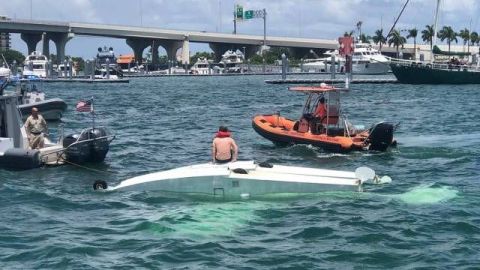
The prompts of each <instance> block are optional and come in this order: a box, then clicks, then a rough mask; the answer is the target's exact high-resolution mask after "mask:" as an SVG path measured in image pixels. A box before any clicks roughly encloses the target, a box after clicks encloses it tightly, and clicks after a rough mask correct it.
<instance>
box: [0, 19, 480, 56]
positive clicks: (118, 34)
mask: <svg viewBox="0 0 480 270" xmlns="http://www.w3.org/2000/svg"><path fill="white" fill-rule="evenodd" d="M0 32H8V33H20V34H21V38H22V40H23V41H25V42H26V43H27V47H28V53H29V54H30V53H31V52H33V51H34V50H35V48H36V47H37V44H38V43H39V42H40V41H43V50H42V51H43V54H45V55H49V54H50V48H49V41H50V40H52V41H53V42H54V43H55V47H56V49H57V61H58V62H59V63H61V62H63V61H64V59H65V46H66V44H67V42H68V41H69V40H70V39H72V38H74V37H75V36H76V35H85V36H102V37H111V38H121V39H125V40H126V43H127V44H128V45H129V46H130V47H131V48H132V50H133V52H134V55H135V59H138V61H139V63H141V60H142V54H143V51H144V50H145V49H146V48H148V47H152V54H153V55H152V56H153V57H152V59H153V60H154V61H157V60H158V48H159V46H162V47H163V48H164V49H165V51H166V52H167V56H168V59H170V60H173V59H174V58H175V55H176V52H177V50H178V49H179V48H182V47H183V48H186V49H187V50H189V44H190V42H197V43H208V44H209V45H210V48H211V49H212V50H213V52H214V53H215V56H216V58H217V59H216V60H217V61H219V60H220V57H221V55H222V54H223V53H224V52H225V51H227V50H229V49H233V50H236V49H240V50H243V47H245V52H246V57H248V56H251V55H252V54H254V53H255V52H257V51H258V50H259V49H260V48H261V46H262V45H263V36H255V35H240V34H226V33H213V32H203V31H202V32H199V31H182V30H166V29H161V28H151V27H133V26H122V25H105V24H91V23H69V22H55V21H37V20H17V19H15V20H10V19H7V20H1V19H0ZM266 45H267V46H271V47H287V48H289V49H290V51H291V53H293V54H294V55H295V56H296V57H298V58H300V57H304V56H305V55H306V54H307V53H309V52H310V50H314V51H315V52H316V53H317V54H321V53H322V52H324V51H326V50H332V49H336V48H337V47H338V42H337V40H335V39H312V38H290V37H274V36H267V37H266ZM461 48H462V47H461V46H452V51H462V49H461ZM401 51H402V53H403V54H404V55H406V56H409V55H412V54H413V51H414V50H413V45H411V44H406V45H405V47H404V48H403V49H402V50H401ZM477 51H478V50H477ZM395 52H396V49H395V48H393V47H388V46H386V45H384V46H383V48H382V53H386V54H390V55H393V54H395ZM153 64H156V63H155V62H154V63H153Z"/></svg>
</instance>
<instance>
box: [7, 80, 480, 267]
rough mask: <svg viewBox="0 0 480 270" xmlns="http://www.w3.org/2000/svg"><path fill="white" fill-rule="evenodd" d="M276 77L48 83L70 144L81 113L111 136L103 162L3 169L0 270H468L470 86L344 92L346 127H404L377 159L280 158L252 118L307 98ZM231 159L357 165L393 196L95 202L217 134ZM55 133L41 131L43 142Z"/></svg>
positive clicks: (283, 152)
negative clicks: (93, 116) (229, 143)
mask: <svg viewBox="0 0 480 270" xmlns="http://www.w3.org/2000/svg"><path fill="white" fill-rule="evenodd" d="M271 78H274V77H262V76H249V77H174V78H173V77H172V78H138V79H132V80H131V82H130V84H119V85H84V84H49V85H47V90H46V94H47V96H49V97H60V98H63V99H64V100H65V101H66V102H67V103H68V105H69V109H68V112H67V113H66V114H65V117H64V124H65V130H66V132H67V133H69V132H72V131H75V130H78V129H80V128H82V127H83V126H84V125H85V122H87V121H88V118H87V117H86V116H85V115H82V114H79V113H75V112H74V110H73V107H74V105H75V103H76V101H78V99H80V98H86V97H90V96H95V97H96V105H95V108H96V110H97V111H98V112H99V114H100V115H101V118H100V119H98V121H97V122H98V123H99V124H101V125H105V126H108V127H109V128H110V129H111V130H112V131H113V132H114V133H115V134H116V135H117V138H116V139H115V140H114V141H113V143H112V145H111V151H110V152H109V154H108V156H107V159H106V160H105V162H104V163H103V164H100V165H94V166H90V168H94V169H96V170H100V171H103V172H104V173H100V172H96V171H91V170H86V169H83V168H79V167H75V166H63V167H54V168H41V169H36V170H30V171H24V172H10V171H4V170H0V183H1V185H0V198H1V203H0V217H1V219H0V232H1V234H0V262H1V267H0V268H2V269H32V268H34V269H46V268H47V269H48V268H61V269H108V268H115V269H132V268H135V269H212V268H220V269H313V268H317V269H323V268H330V269H332V268H337V269H370V268H376V269H385V268H398V269H404V268H407V269H411V268H440V269H453V268H468V267H471V268H479V267H480V258H479V256H478V247H479V246H480V195H479V194H480V187H479V185H478V181H479V174H478V170H479V169H480V159H479V152H480V147H479V144H480V125H479V124H478V119H479V117H480V113H479V110H478V104H480V92H478V86H474V85H472V86H468V85H467V86H409V85H400V84H398V85H397V84H395V85H393V84H392V85H389V84H387V85H353V89H352V90H351V91H349V92H347V93H345V94H344V95H343V108H344V110H345V111H346V112H347V114H348V117H349V119H350V120H351V121H352V122H353V123H354V124H365V125H366V126H368V125H370V124H371V123H374V122H377V121H380V120H390V121H393V122H395V123H397V122H400V127H399V129H398V130H397V133H396V138H397V140H398V142H399V146H398V148H396V149H392V150H391V151H389V152H386V153H380V154H378V153H375V154H372V153H352V154H348V155H339V154H331V153H324V152H322V151H321V150H319V149H316V148H313V147H309V146H293V147H286V148H277V147H275V146H274V145H273V144H271V143H270V142H269V141H266V140H265V139H263V138H261V137H260V136H259V135H257V134H256V133H255V132H254V131H253V129H252V128H251V118H252V116H253V115H255V114H257V113H272V112H276V111H280V112H281V114H282V115H286V116H289V117H292V118H295V117H298V116H299V114H300V110H301V106H302V104H303V101H304V96H303V95H299V94H295V93H291V92H289V91H287V90H286V86H282V85H267V84H265V83H264V82H263V80H264V79H271ZM221 124H225V125H228V126H229V127H230V128H231V129H232V130H233V134H234V138H235V139H236V140H237V143H238V144H239V146H240V156H241V158H243V159H252V158H253V159H256V160H259V161H268V162H272V163H279V164H285V165H297V166H308V167H317V168H331V169H345V170H354V169H355V168H356V167H359V166H363V165H367V166H369V167H372V168H374V169H375V170H376V171H377V172H378V173H379V174H380V175H389V176H391V177H392V179H393V182H392V183H391V184H389V185H384V186H374V187H368V188H367V189H366V192H364V193H350V192H329V193H319V194H310V195H301V194H283V195H278V196H269V197H265V198H262V199H251V200H242V201H221V200H212V199H208V198H202V197H182V196H172V195H165V194H161V193H155V192H140V193H138V192H137V193H135V192H114V193H102V192H94V191H93V190H92V188H91V186H92V183H93V181H94V180H96V179H104V180H106V181H108V182H109V183H110V184H112V185H114V184H117V183H119V182H120V181H121V180H123V179H126V178H129V177H132V176H136V175H139V174H144V173H147V172H154V171H159V170H164V169H170V168H175V167H178V166H184V165H188V164H194V163H202V162H208V161H209V160H210V143H211V139H212V137H213V134H214V132H215V131H216V129H217V128H218V126H219V125H221ZM55 126H56V125H50V128H51V129H53V131H52V132H51V133H53V134H54V135H55V132H56V131H55V130H56V127H55Z"/></svg>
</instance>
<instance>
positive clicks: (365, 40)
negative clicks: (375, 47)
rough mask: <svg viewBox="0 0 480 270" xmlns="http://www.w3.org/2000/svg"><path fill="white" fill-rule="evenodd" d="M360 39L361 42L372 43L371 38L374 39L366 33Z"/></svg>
mask: <svg viewBox="0 0 480 270" xmlns="http://www.w3.org/2000/svg"><path fill="white" fill-rule="evenodd" d="M359 39H360V42H361V43H370V39H372V37H370V36H367V35H365V34H361V35H360V37H359Z"/></svg>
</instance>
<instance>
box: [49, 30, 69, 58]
mask: <svg viewBox="0 0 480 270" xmlns="http://www.w3.org/2000/svg"><path fill="white" fill-rule="evenodd" d="M48 36H49V37H50V39H51V40H52V41H53V42H54V43H55V47H57V64H62V63H63V61H64V60H65V46H66V45H67V42H68V41H69V40H70V39H71V38H70V37H69V36H68V34H64V33H49V34H48Z"/></svg>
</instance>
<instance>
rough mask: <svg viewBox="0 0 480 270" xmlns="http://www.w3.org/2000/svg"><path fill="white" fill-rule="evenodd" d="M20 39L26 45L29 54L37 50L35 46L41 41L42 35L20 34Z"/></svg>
mask: <svg viewBox="0 0 480 270" xmlns="http://www.w3.org/2000/svg"><path fill="white" fill-rule="evenodd" d="M20 38H21V39H22V40H23V41H25V43H27V47H28V54H31V53H32V52H33V51H35V50H36V49H37V44H38V42H39V41H40V40H41V39H42V35H41V34H27V33H22V34H20Z"/></svg>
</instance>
